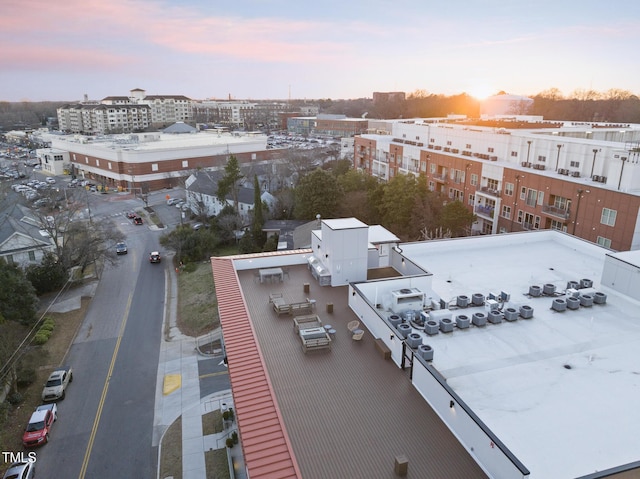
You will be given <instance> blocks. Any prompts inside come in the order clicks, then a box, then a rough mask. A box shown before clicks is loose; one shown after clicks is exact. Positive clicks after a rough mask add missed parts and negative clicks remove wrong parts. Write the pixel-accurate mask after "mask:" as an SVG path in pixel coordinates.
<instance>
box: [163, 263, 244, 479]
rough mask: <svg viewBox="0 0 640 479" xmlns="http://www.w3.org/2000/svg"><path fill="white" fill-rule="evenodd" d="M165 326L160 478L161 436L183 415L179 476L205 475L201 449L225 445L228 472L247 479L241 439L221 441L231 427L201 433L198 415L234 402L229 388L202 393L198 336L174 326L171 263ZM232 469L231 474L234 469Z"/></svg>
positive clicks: (174, 290)
mask: <svg viewBox="0 0 640 479" xmlns="http://www.w3.org/2000/svg"><path fill="white" fill-rule="evenodd" d="M165 306H166V307H165V317H164V323H163V324H164V325H165V326H166V325H167V324H168V325H169V328H168V333H167V334H164V331H166V330H167V329H166V328H163V337H162V344H161V347H160V359H159V363H158V375H157V383H156V384H157V386H156V404H155V419H154V434H153V445H154V446H156V445H159V446H160V447H159V450H158V478H159V479H164V478H162V477H160V467H159V464H160V454H161V452H162V444H161V441H162V436H163V435H164V432H165V431H166V430H167V428H168V427H169V426H170V425H171V424H172V423H173V422H174V421H175V420H176V419H177V418H178V417H180V416H182V479H203V478H205V477H207V476H206V467H205V456H204V453H205V451H209V450H211V449H226V450H227V451H228V452H229V453H230V468H231V471H232V472H231V474H232V475H231V477H232V478H233V477H235V478H237V479H244V478H246V474H245V467H244V460H243V458H242V447H241V444H237V445H236V446H234V447H233V448H231V449H227V448H226V445H225V441H226V439H227V437H228V436H229V435H230V434H231V432H232V431H233V430H234V429H235V428H231V429H228V430H225V431H223V432H221V433H217V434H211V435H208V436H203V431H202V415H203V414H206V413H209V412H211V411H214V410H216V409H224V407H233V398H232V396H231V391H230V390H226V391H220V392H217V393H214V394H211V395H209V396H206V397H204V398H202V399H201V398H200V378H199V373H198V359H199V358H202V356H201V355H200V354H199V353H198V352H197V350H196V340H195V338H192V337H190V336H184V335H182V334H181V333H180V330H179V329H178V328H177V326H176V317H177V278H176V275H175V272H174V271H173V269H172V268H167V270H166V303H165ZM234 472H235V474H234Z"/></svg>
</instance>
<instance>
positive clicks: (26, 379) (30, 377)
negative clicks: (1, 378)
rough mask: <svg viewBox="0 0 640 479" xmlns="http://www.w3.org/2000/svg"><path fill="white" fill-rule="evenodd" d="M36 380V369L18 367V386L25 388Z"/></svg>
mask: <svg viewBox="0 0 640 479" xmlns="http://www.w3.org/2000/svg"><path fill="white" fill-rule="evenodd" d="M35 380H36V370H35V369H33V368H25V369H18V372H17V378H16V384H17V385H18V387H19V388H26V387H27V386H30V385H31V384H33V382H34V381H35Z"/></svg>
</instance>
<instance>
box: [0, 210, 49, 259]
mask: <svg viewBox="0 0 640 479" xmlns="http://www.w3.org/2000/svg"><path fill="white" fill-rule="evenodd" d="M47 252H51V253H53V252H55V244H54V242H53V239H52V238H51V237H50V236H49V234H48V233H47V232H46V231H45V230H44V229H43V228H42V226H41V224H40V221H39V220H38V219H37V218H35V217H34V216H33V214H32V212H31V210H30V209H29V208H27V207H25V206H23V205H20V204H16V205H14V206H11V207H9V208H7V209H6V210H5V211H3V212H2V213H0V257H1V258H4V259H5V261H7V263H15V264H19V265H20V266H27V265H29V264H37V263H40V262H41V261H42V258H43V257H44V255H45V254H46V253H47Z"/></svg>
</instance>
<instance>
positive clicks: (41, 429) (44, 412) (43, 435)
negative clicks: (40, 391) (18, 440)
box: [22, 403, 57, 447]
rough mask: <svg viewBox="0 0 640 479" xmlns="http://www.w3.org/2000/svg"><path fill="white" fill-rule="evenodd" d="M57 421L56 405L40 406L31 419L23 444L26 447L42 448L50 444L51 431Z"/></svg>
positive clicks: (23, 437) (25, 431)
mask: <svg viewBox="0 0 640 479" xmlns="http://www.w3.org/2000/svg"><path fill="white" fill-rule="evenodd" d="M56 419H57V407H56V404H55V403H52V404H43V405H42V406H38V407H37V408H36V410H35V412H34V413H33V414H32V415H31V419H29V424H27V427H26V429H25V430H24V434H23V435H22V444H23V445H24V447H36V446H41V445H43V444H46V443H48V442H49V431H50V430H51V426H52V425H53V423H54V421H55V420H56Z"/></svg>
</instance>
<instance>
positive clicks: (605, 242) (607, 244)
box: [597, 236, 611, 248]
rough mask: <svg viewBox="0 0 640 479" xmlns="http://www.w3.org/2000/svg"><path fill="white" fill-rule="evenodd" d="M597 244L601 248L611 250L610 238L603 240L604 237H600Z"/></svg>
mask: <svg viewBox="0 0 640 479" xmlns="http://www.w3.org/2000/svg"><path fill="white" fill-rule="evenodd" d="M597 243H598V244H599V245H600V246H604V247H605V248H611V240H610V239H609V238H603V237H602V236H598V240H597Z"/></svg>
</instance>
